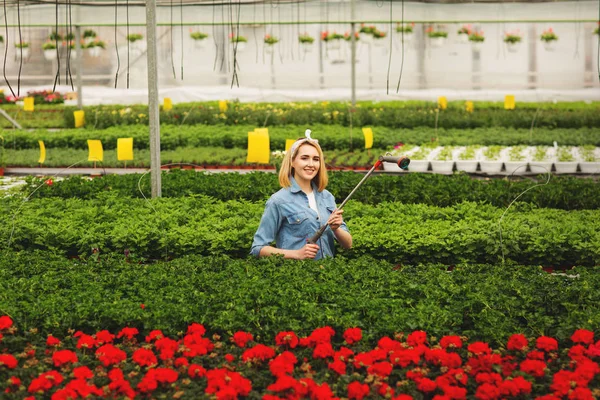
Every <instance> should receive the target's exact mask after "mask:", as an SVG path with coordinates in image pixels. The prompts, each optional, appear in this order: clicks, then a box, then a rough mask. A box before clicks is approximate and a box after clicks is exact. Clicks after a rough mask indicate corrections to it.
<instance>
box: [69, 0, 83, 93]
mask: <svg viewBox="0 0 600 400" xmlns="http://www.w3.org/2000/svg"><path fill="white" fill-rule="evenodd" d="M68 10H69V32H70V35H71V36H72V37H74V35H73V19H72V15H73V13H72V12H71V0H69V5H68ZM68 56H69V57H68V64H67V65H68V69H67V71H68V74H69V79H68V80H67V83H68V82H69V81H70V82H71V90H72V91H75V88H74V86H73V75H72V74H71V46H70V45H69V53H68ZM79 57H83V47H81V42H80V43H79Z"/></svg>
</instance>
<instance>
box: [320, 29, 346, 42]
mask: <svg viewBox="0 0 600 400" xmlns="http://www.w3.org/2000/svg"><path fill="white" fill-rule="evenodd" d="M343 38H344V35H342V34H340V33H337V32H335V31H334V32H331V33H329V32H328V31H324V32H321V40H322V41H324V42H329V41H331V40H341V39H343Z"/></svg>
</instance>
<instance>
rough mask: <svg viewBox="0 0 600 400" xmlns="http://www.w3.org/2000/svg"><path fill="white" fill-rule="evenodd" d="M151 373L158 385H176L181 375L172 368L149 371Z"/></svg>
mask: <svg viewBox="0 0 600 400" xmlns="http://www.w3.org/2000/svg"><path fill="white" fill-rule="evenodd" d="M150 373H152V377H153V378H154V379H155V380H156V381H157V382H158V383H174V382H175V381H177V379H178V378H179V373H178V372H177V371H175V370H172V369H170V368H155V369H151V370H150V371H148V374H150Z"/></svg>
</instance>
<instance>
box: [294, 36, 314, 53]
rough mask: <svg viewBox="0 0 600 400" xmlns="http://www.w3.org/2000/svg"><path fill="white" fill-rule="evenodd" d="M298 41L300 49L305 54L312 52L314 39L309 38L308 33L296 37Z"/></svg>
mask: <svg viewBox="0 0 600 400" xmlns="http://www.w3.org/2000/svg"><path fill="white" fill-rule="evenodd" d="M298 41H299V42H300V47H302V48H303V49H304V51H305V52H308V51H311V50H312V48H313V45H312V44H313V42H314V41H315V38H314V37H312V36H310V35H309V34H308V33H303V34H301V35H299V36H298Z"/></svg>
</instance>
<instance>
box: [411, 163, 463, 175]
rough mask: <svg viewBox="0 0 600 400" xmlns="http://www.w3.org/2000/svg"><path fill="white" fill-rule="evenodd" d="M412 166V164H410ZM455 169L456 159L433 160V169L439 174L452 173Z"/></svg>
mask: <svg viewBox="0 0 600 400" xmlns="http://www.w3.org/2000/svg"><path fill="white" fill-rule="evenodd" d="M409 167H410V164H409ZM453 169H454V161H439V160H434V161H431V170H432V171H433V172H436V173H438V174H451V173H452V170H453Z"/></svg>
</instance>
